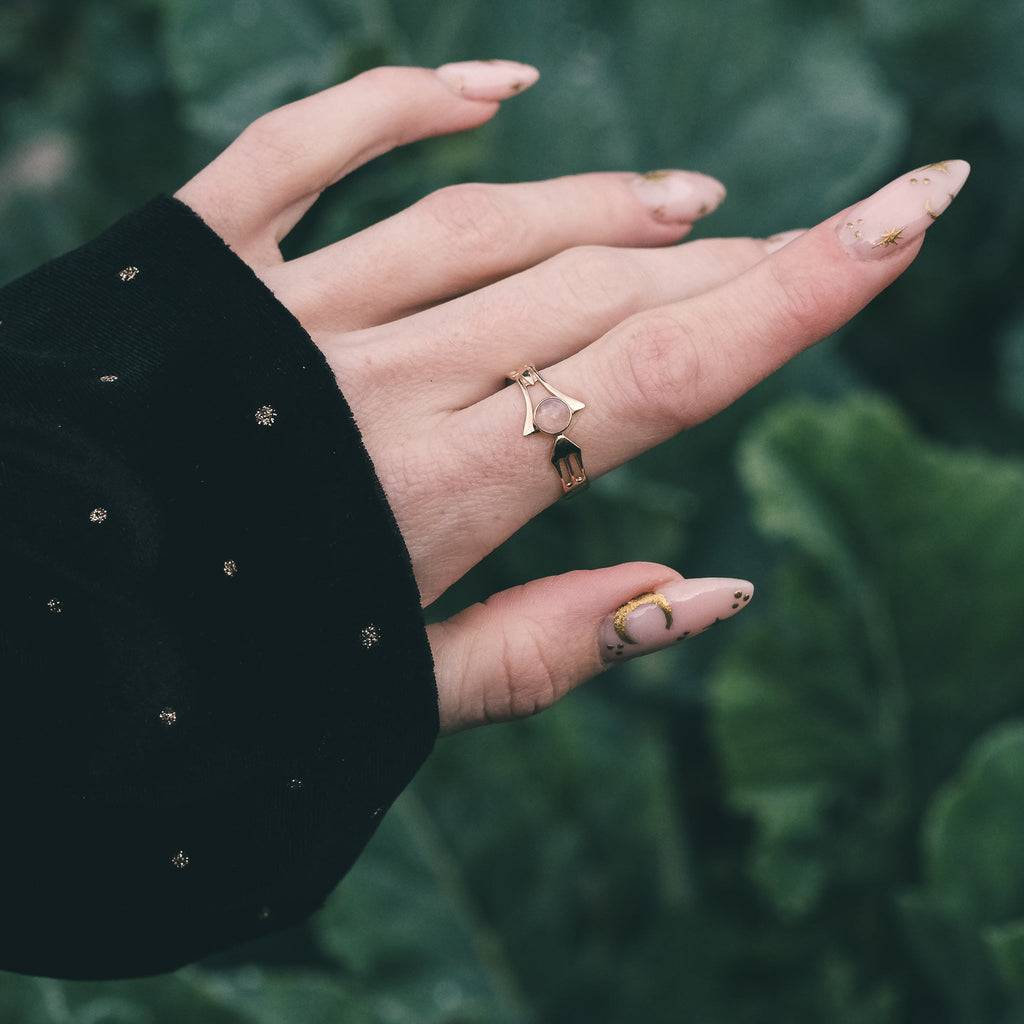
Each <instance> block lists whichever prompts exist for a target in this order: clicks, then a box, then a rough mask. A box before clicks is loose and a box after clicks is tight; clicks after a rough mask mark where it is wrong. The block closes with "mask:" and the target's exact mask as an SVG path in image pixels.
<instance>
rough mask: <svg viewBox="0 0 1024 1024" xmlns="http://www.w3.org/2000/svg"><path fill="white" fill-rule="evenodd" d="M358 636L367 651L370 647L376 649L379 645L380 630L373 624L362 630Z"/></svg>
mask: <svg viewBox="0 0 1024 1024" xmlns="http://www.w3.org/2000/svg"><path fill="white" fill-rule="evenodd" d="M359 636H360V639H361V640H362V641H363V646H364V647H365V648H366V649H367V650H370V648H371V647H376V646H377V644H379V643H380V630H379V629H378V628H377V627H376V626H375V625H373V623H370V625H369V626H367V627H366V628H365V629H363V630H362V632H360V634H359Z"/></svg>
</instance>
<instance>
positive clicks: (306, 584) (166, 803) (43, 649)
mask: <svg viewBox="0 0 1024 1024" xmlns="http://www.w3.org/2000/svg"><path fill="white" fill-rule="evenodd" d="M0 388H2V389H3V391H4V392H5V394H4V400H3V407H2V410H0V423H2V427H0V508H2V519H3V522H4V523H5V530H4V536H3V538H2V539H0V559H2V571H3V573H4V577H5V582H4V585H3V590H2V608H3V615H2V621H0V676H2V678H3V683H2V688H3V694H4V698H5V701H6V702H7V710H6V711H5V714H4V715H3V716H2V721H0V770H2V773H3V774H2V777H3V779H4V780H5V781H4V783H3V786H4V798H5V803H6V804H7V806H8V807H9V809H10V812H11V815H12V816H10V817H8V818H7V829H6V831H7V836H8V839H7V841H6V842H5V843H4V844H3V846H2V848H0V879H2V880H3V881H2V882H0V885H2V886H3V888H4V890H5V891H4V894H3V903H4V926H3V929H2V933H0V968H5V969H9V970H17V971H23V972H26V973H36V974H45V975H52V976H60V977H68V978H112V977H126V976H133V975H141V974H150V973H157V972H161V971H166V970H170V969H173V968H175V967H178V966H180V965H182V964H185V963H187V962H190V961H192V960H195V959H197V958H199V957H202V956H204V955H206V954H208V953H211V952H214V951H217V950H220V949H223V948H226V947H228V946H231V945H234V944H236V943H238V942H242V941H244V940H246V939H249V938H253V937H256V936H258V935H261V934H265V933H266V932H267V931H268V930H272V929H275V928H279V927H284V926H288V925H292V924H294V923H296V922H298V921H299V920H301V919H302V918H303V917H305V916H306V915H308V914H309V913H310V912H312V911H313V910H315V909H316V908H317V907H319V906H320V905H321V904H322V902H323V901H324V899H325V898H326V897H327V895H328V894H329V893H330V891H331V890H332V889H333V887H334V886H335V885H336V884H337V882H338V881H339V879H340V878H341V877H342V876H343V875H344V874H345V872H346V871H347V870H348V868H349V867H350V866H351V864H352V863H353V861H354V860H355V859H356V857H357V856H358V855H359V853H360V852H361V850H362V849H363V847H364V846H365V844H366V842H367V841H368V839H369V838H370V836H371V835H372V833H373V831H374V829H375V828H376V825H377V823H378V822H379V820H380V817H381V816H382V814H383V812H384V810H385V809H386V808H387V807H388V805H389V804H390V803H391V801H392V800H393V799H394V798H395V796H396V795H397V794H398V793H399V792H400V791H401V790H402V788H403V787H404V786H405V785H406V784H407V783H408V782H409V780H410V779H411V778H412V776H413V774H414V773H415V772H416V770H417V769H418V767H419V766H420V764H421V763H422V762H423V760H424V759H425V758H426V756H427V755H428V753H429V752H430V749H431V747H432V745H433V742H434V738H435V736H436V734H437V728H438V718H437V694H436V689H435V686H434V682H433V668H432V664H431V659H430V652H429V647H428V645H427V642H426V635H425V632H424V625H423V617H422V612H421V609H420V601H419V594H418V591H417V588H416V583H415V579H414V577H413V574H412V569H411V565H410V562H409V557H408V554H407V552H406V549H405V546H404V543H403V541H402V538H401V536H400V534H399V532H398V529H397V527H396V525H395V521H394V517H393V515H392V513H391V510H390V508H389V507H388V504H387V502H386V500H385V497H384V494H383V492H382V489H381V487H380V484H379V482H378V480H377V478H376V475H375V473H374V470H373V467H372V464H371V463H370V460H369V458H368V456H367V455H366V452H365V450H364V449H363V446H362V442H361V440H360V437H359V434H358V431H357V429H356V426H355V424H354V421H353V419H352V415H351V413H350V411H349V409H348V406H347V404H346V402H345V400H344V398H343V396H342V395H341V393H340V391H339V390H338V387H337V384H336V382H335V379H334V376H333V374H332V372H331V370H330V369H329V367H328V366H327V364H326V362H325V360H324V358H323V356H322V354H321V353H320V352H319V350H318V349H317V348H316V346H315V345H314V344H313V343H312V341H311V340H310V338H309V337H308V335H307V334H306V333H305V331H304V330H303V329H302V327H301V326H300V325H299V323H298V322H297V321H296V320H295V319H294V317H293V316H292V315H291V314H290V313H289V312H288V311H287V310H286V309H285V308H284V307H283V306H282V305H281V304H280V303H279V302H278V301H277V300H276V299H275V298H274V296H273V295H272V294H271V292H270V291H269V290H268V289H267V288H266V287H265V286H264V285H263V283H262V282H261V281H260V280H259V279H258V278H257V277H256V276H255V275H254V274H253V272H252V271H251V270H250V269H249V268H248V267H247V266H246V265H245V264H244V263H243V262H242V261H241V260H240V259H238V258H237V257H236V256H235V255H234V254H233V253H232V252H231V251H230V249H229V248H228V247H227V246H226V245H225V244H224V242H223V241H222V240H221V239H220V238H218V237H217V236H216V235H215V234H214V233H213V232H212V231H211V230H210V229H209V228H208V227H207V226H206V225H205V224H203V222H202V221H201V220H200V219H199V218H198V217H197V216H196V215H195V214H194V213H193V212H192V211H191V210H189V209H188V208H187V207H185V206H183V205H182V204H181V203H179V202H177V201H176V200H174V199H170V198H167V197H162V198H159V199H156V200H154V201H153V202H152V203H150V204H149V205H148V206H146V207H144V208H143V209H141V210H140V211H138V212H136V213H134V214H132V215H130V216H128V217H126V218H125V219H124V220H122V221H120V222H119V223H118V224H117V225H115V226H114V227H113V228H111V229H110V230H109V231H107V232H105V233H104V234H103V235H101V236H100V237H99V238H97V239H96V240H95V241H93V242H92V243H90V244H88V245H86V246H85V247H83V248H82V249H79V250H76V251H75V252H73V253H70V254H68V255H66V256H64V257H62V258H60V259H58V260H55V261H54V262H52V263H49V264H47V265H45V266H44V267H42V268H40V269H39V270H36V271H34V272H33V273H31V274H29V275H27V276H26V277H24V278H21V279H20V280H18V281H16V282H14V283H13V284H11V285H9V286H7V288H5V289H3V290H2V291H0Z"/></svg>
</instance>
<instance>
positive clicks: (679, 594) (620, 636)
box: [598, 577, 754, 662]
mask: <svg viewBox="0 0 1024 1024" xmlns="http://www.w3.org/2000/svg"><path fill="white" fill-rule="evenodd" d="M753 594H754V587H753V585H752V584H751V583H748V582H747V581H746V580H733V579H721V578H716V577H711V578H708V579H697V580H677V581H675V582H673V583H668V584H666V585H665V586H664V587H662V588H661V589H660V590H657V591H651V592H650V593H646V594H640V595H639V596H638V597H634V598H633V600H632V601H627V602H626V603H625V604H624V605H622V606H621V607H620V608H617V609H616V610H615V611H614V612H613V613H612V614H611V615H610V616H609V617H608V618H607V619H605V621H604V622H603V623H602V624H601V627H600V629H599V630H598V639H599V642H600V644H601V657H602V658H603V659H604V660H605V661H606V662H616V661H626V660H628V659H629V658H636V657H639V656H640V655H643V654H650V653H651V652H652V651H660V650H661V649H662V648H664V647H670V646H671V645H672V644H676V643H679V642H681V641H683V640H689V639H690V637H694V636H697V634H698V633H703V632H705V631H706V630H709V629H710V628H711V627H712V626H717V625H718V623H719V622H722V621H723V620H724V619H728V618H731V617H732V616H733V615H735V614H736V613H737V612H738V611H741V610H742V609H744V608H746V606H747V604H748V603H749V602H750V598H751V597H752V596H753Z"/></svg>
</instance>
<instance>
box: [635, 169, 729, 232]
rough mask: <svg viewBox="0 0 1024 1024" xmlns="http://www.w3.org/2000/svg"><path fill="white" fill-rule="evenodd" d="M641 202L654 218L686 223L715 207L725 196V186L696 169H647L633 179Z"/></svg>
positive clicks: (704, 214) (705, 214)
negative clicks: (645, 172) (644, 172)
mask: <svg viewBox="0 0 1024 1024" xmlns="http://www.w3.org/2000/svg"><path fill="white" fill-rule="evenodd" d="M633 188H634V190H635V191H636V194H637V196H639V198H640V202H642V203H643V204H644V206H646V207H647V209H648V210H650V211H651V213H652V214H653V215H654V216H655V218H656V219H657V220H663V221H666V222H667V223H670V224H688V223H690V222H691V221H695V220H699V219H700V218H701V217H706V216H707V215H708V214H709V213H711V212H712V211H713V210H716V209H717V208H718V207H719V206H720V205H721V203H722V200H723V199H724V198H725V186H724V185H723V184H722V183H721V182H720V181H716V180H715V179H714V178H711V177H709V176H708V175H706V174H699V173H698V172H697V171H648V172H647V174H638V175H636V177H635V178H634V179H633Z"/></svg>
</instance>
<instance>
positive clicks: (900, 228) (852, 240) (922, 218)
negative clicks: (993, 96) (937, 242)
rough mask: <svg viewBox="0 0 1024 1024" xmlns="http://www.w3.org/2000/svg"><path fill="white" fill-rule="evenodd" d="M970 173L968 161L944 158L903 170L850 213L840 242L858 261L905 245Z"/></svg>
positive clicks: (935, 216)
mask: <svg viewBox="0 0 1024 1024" xmlns="http://www.w3.org/2000/svg"><path fill="white" fill-rule="evenodd" d="M970 172H971V167H970V164H968V163H967V162H966V161H964V160H944V161H943V162H942V163H937V164H929V165H928V166H927V167H921V168H919V169H918V170H916V171H911V172H910V173H909V174H904V175H903V177H902V178H897V179H896V180H895V181H892V182H890V183H889V184H888V185H886V186H885V187H884V188H883V189H881V190H880V191H878V192H876V193H875V194H874V195H873V196H871V197H870V198H868V199H865V200H864V201H863V202H861V203H858V204H857V205H856V206H854V207H853V208H852V209H850V210H848V211H847V212H846V214H845V215H844V216H843V218H842V221H841V222H840V224H839V226H838V228H837V229H836V230H837V233H838V235H839V241H840V242H842V244H843V247H844V248H845V249H846V251H847V252H848V253H850V255H851V256H854V257H855V258H856V259H859V260H873V259H879V258H880V257H883V256H885V255H886V254H888V253H890V252H894V251H895V250H897V249H902V248H904V247H905V246H906V245H907V244H908V243H910V242H913V241H914V240H915V239H916V238H919V237H920V236H921V235H923V234H924V233H925V231H926V230H927V229H928V228H929V227H930V226H931V224H932V222H933V221H935V220H937V219H938V217H939V214H941V213H943V212H944V211H945V209H946V207H948V206H949V204H950V203H951V202H952V201H953V200H954V199H955V198H956V194H957V193H958V192H959V191H960V189H961V187H962V186H963V183H964V182H965V181H966V180H967V175H968V174H970Z"/></svg>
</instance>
